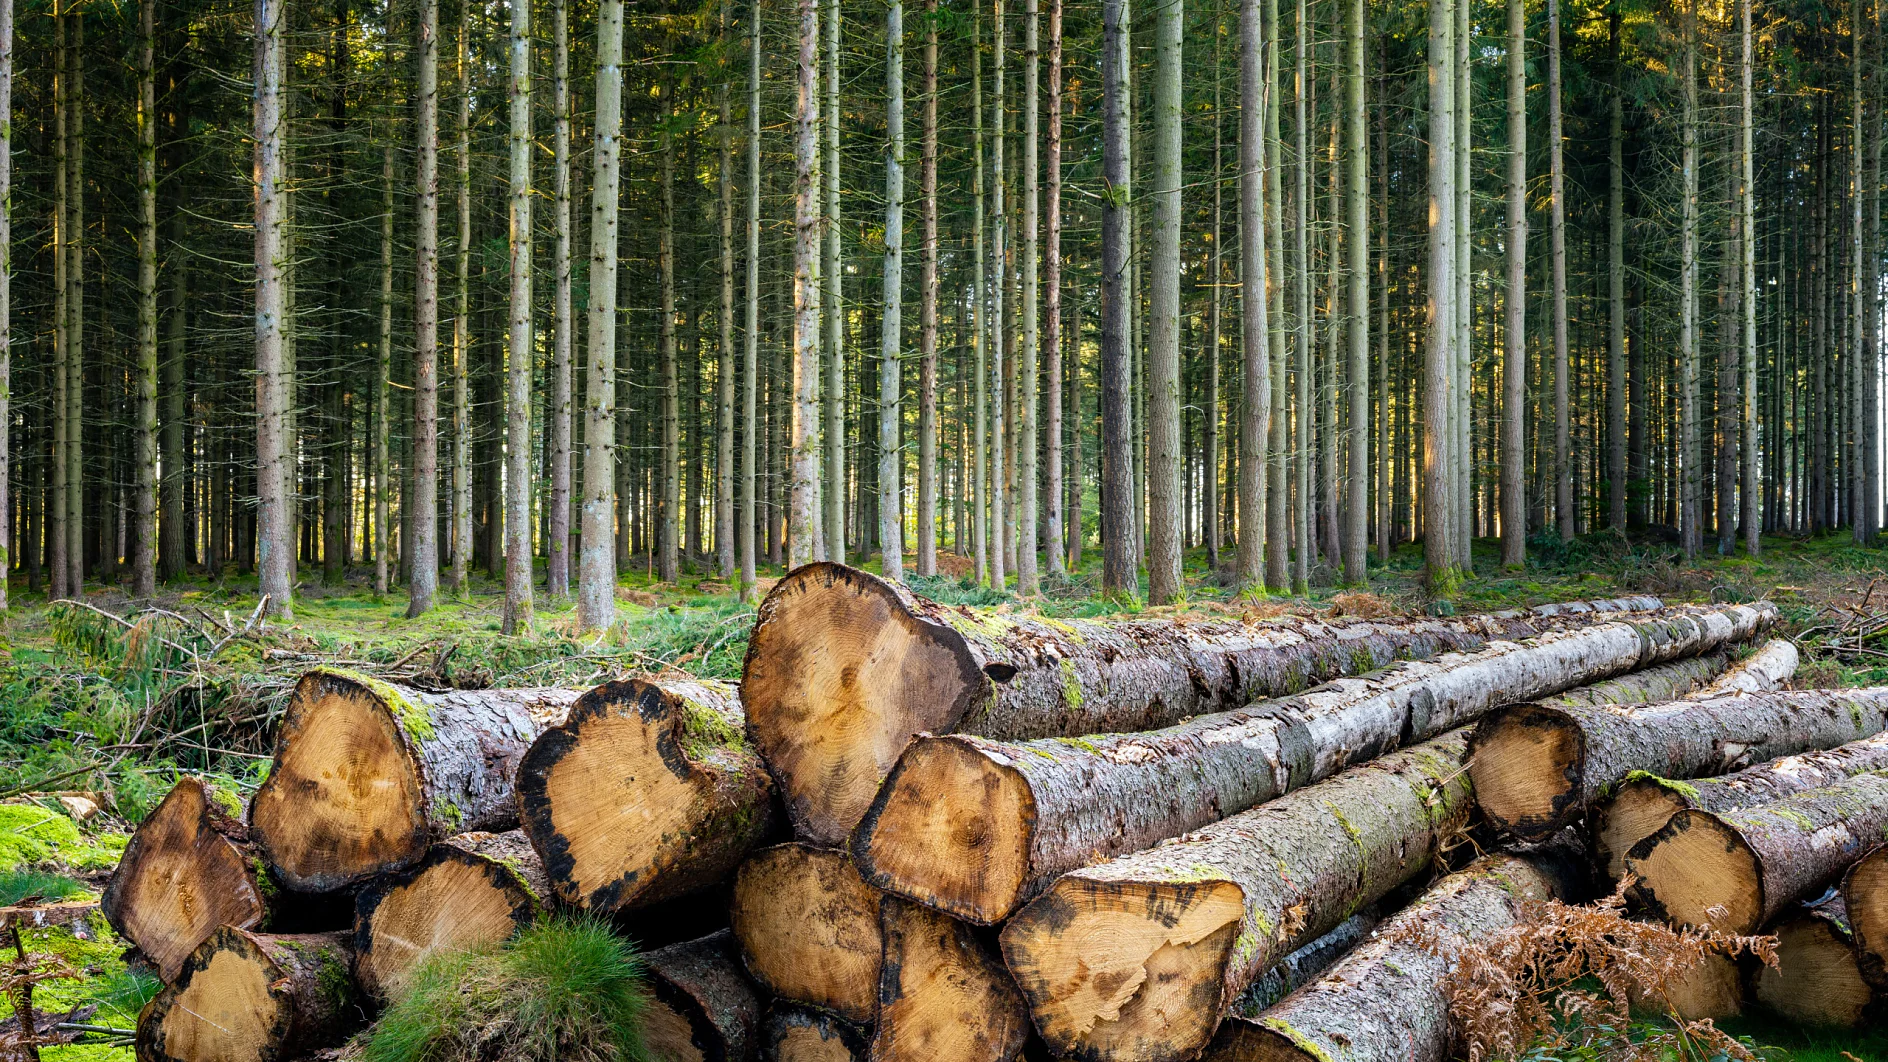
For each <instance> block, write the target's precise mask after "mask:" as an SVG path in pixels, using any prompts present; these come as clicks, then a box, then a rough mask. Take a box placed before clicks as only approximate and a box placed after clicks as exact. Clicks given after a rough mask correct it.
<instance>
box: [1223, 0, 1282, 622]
mask: <svg viewBox="0 0 1888 1062" xmlns="http://www.w3.org/2000/svg"><path fill="white" fill-rule="evenodd" d="M1263 34H1264V30H1263V27H1262V26H1261V25H1260V20H1259V0H1241V3H1240V5H1239V285H1240V286H1239V364H1240V372H1241V382H1240V395H1239V398H1240V401H1239V541H1238V554H1237V558H1236V562H1235V563H1236V572H1235V576H1236V579H1237V581H1238V585H1239V587H1240V588H1241V589H1242V590H1243V591H1245V592H1247V593H1255V594H1256V593H1260V592H1263V591H1264V589H1265V584H1266V581H1267V580H1266V575H1265V571H1264V567H1263V565H1264V563H1265V562H1264V556H1265V553H1264V546H1265V541H1266V539H1265V536H1266V529H1267V517H1268V515H1269V514H1268V512H1267V502H1268V499H1267V496H1266V472H1267V468H1266V462H1267V460H1268V456H1267V453H1266V449H1267V443H1268V436H1269V435H1270V434H1271V429H1272V425H1271V418H1272V370H1271V351H1270V350H1269V349H1268V345H1269V343H1270V336H1271V331H1272V329H1271V322H1270V320H1269V311H1270V306H1269V305H1268V304H1269V302H1270V299H1271V291H1270V289H1271V273H1270V270H1269V269H1268V268H1267V259H1266V247H1265V237H1266V221H1265V215H1264V209H1263V205H1262V204H1263V194H1264V187H1263V186H1264V185H1265V184H1266V183H1268V181H1267V178H1266V173H1267V171H1266V169H1265V124H1264V123H1265V114H1264V112H1263V110H1262V108H1261V106H1260V102H1259V101H1260V100H1261V99H1263V98H1265V95H1266V93H1265V88H1266V86H1265V82H1264V81H1262V80H1261V79H1262V78H1263V77H1265V76H1266V75H1265V73H1264V72H1263V68H1264V56H1263V55H1262V54H1261V49H1263V48H1264V47H1265V45H1264V38H1263ZM1271 180H1272V181H1276V180H1277V178H1276V176H1273V177H1272V178H1271ZM1218 244H1219V241H1218V240H1217V239H1215V241H1214V246H1215V247H1217V246H1218ZM1215 279H1218V275H1217V274H1215Z"/></svg>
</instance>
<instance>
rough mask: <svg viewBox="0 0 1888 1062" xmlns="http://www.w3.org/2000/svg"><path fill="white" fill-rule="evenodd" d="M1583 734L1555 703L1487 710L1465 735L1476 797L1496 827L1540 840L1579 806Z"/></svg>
mask: <svg viewBox="0 0 1888 1062" xmlns="http://www.w3.org/2000/svg"><path fill="white" fill-rule="evenodd" d="M1585 753H1586V737H1585V735H1584V734H1583V733H1582V732H1581V730H1580V728H1579V726H1578V725H1576V724H1574V723H1573V721H1572V720H1571V719H1570V718H1569V717H1568V716H1567V714H1566V713H1565V712H1563V711H1561V710H1560V709H1557V708H1547V707H1543V706H1540V705H1533V704H1523V705H1516V706H1514V707H1512V708H1507V709H1503V710H1501V711H1498V712H1495V713H1493V714H1492V715H1489V716H1486V717H1484V718H1483V719H1482V721H1481V722H1480V723H1479V724H1477V725H1476V727H1475V733H1474V735H1473V736H1472V737H1470V738H1469V760H1468V770H1469V777H1470V778H1471V779H1472V780H1473V782H1474V785H1475V801H1476V803H1478V804H1479V805H1481V809H1482V813H1483V814H1484V815H1486V816H1488V819H1489V821H1491V822H1492V823H1494V824H1495V826H1496V827H1498V828H1500V829H1502V830H1505V831H1507V832H1509V833H1511V834H1513V835H1515V836H1516V837H1519V838H1521V839H1523V840H1532V841H1544V840H1546V839H1547V838H1549V837H1552V836H1553V835H1554V834H1556V833H1558V832H1560V829H1561V827H1563V826H1565V825H1566V824H1567V823H1568V822H1569V821H1571V820H1572V819H1573V817H1574V816H1575V815H1576V814H1578V813H1579V810H1580V793H1581V782H1580V772H1581V770H1582V768H1583V760H1584V759H1585Z"/></svg>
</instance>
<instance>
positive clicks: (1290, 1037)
mask: <svg viewBox="0 0 1888 1062" xmlns="http://www.w3.org/2000/svg"><path fill="white" fill-rule="evenodd" d="M1567 877H1568V875H1566V874H1565V873H1564V872H1562V871H1561V870H1560V868H1558V867H1553V866H1550V865H1549V864H1548V863H1547V862H1546V861H1530V860H1527V859H1523V858H1519V857H1516V856H1512V855H1505V854H1496V855H1488V856H1484V857H1482V858H1481V859H1479V860H1477V861H1475V862H1474V863H1473V864H1471V865H1470V866H1469V867H1468V868H1467V869H1465V870H1462V871H1460V872H1458V873H1455V874H1451V875H1449V876H1448V877H1446V878H1444V879H1442V880H1441V881H1440V882H1437V883H1436V885H1435V886H1433V887H1432V888H1430V889H1429V891H1427V892H1425V893H1423V895H1422V896H1421V897H1420V898H1419V899H1417V900H1416V902H1414V903H1412V904H1411V905H1410V906H1409V907H1408V908H1406V909H1404V911H1403V912H1402V913H1400V914H1398V915H1397V916H1396V917H1394V918H1391V919H1388V920H1386V921H1385V922H1384V924H1383V927H1382V928H1381V929H1380V930H1379V931H1378V932H1377V934H1376V936H1375V937H1374V938H1373V939H1371V940H1370V941H1368V942H1366V943H1365V944H1363V945H1361V946H1359V947H1358V949H1357V950H1356V951H1353V952H1351V953H1350V955H1349V956H1347V957H1346V958H1345V959H1344V961H1342V962H1340V963H1338V964H1337V965H1336V966H1334V967H1332V968H1331V970H1330V972H1329V973H1327V974H1326V975H1325V976H1324V977H1323V978H1321V979H1319V980H1318V981H1317V982H1315V983H1313V984H1311V985H1309V986H1307V987H1305V988H1302V989H1299V990H1298V991H1297V992H1294V993H1292V994H1291V995H1290V996H1287V997H1286V998H1285V1000H1284V1002H1282V1003H1280V1004H1278V1005H1277V1006H1275V1007H1272V1008H1270V1009H1269V1010H1266V1011H1264V1012H1262V1013H1259V1014H1241V1015H1239V1016H1238V1017H1237V1018H1235V1019H1234V1020H1232V1021H1229V1022H1227V1023H1226V1025H1225V1026H1224V1027H1222V1028H1221V1030H1220V1033H1219V1036H1218V1037H1217V1038H1216V1039H1215V1040H1214V1042H1213V1046H1212V1048H1211V1049H1210V1050H1209V1051H1208V1052H1207V1055H1206V1057H1207V1058H1208V1059H1210V1060H1212V1062H1247V1060H1251V1062H1257V1060H1259V1059H1264V1060H1266V1062H1273V1060H1279V1062H1285V1060H1289V1062H1322V1060H1324V1059H1331V1058H1343V1059H1347V1060H1353V1062H1446V1060H1447V1059H1448V1058H1450V1057H1451V1056H1450V1054H1449V1046H1450V1015H1449V999H1448V997H1447V995H1446V994H1445V992H1444V981H1445V976H1446V974H1447V973H1448V970H1449V960H1448V959H1447V958H1445V957H1444V956H1441V955H1437V954H1435V953H1434V952H1433V951H1432V950H1431V949H1430V948H1428V947H1425V946H1424V945H1423V944H1421V943H1418V942H1417V941H1416V940H1414V939H1412V935H1413V934H1416V933H1419V932H1426V933H1429V934H1433V935H1435V936H1437V937H1439V938H1440V939H1441V941H1442V942H1443V943H1444V945H1445V946H1446V947H1451V948H1470V947H1474V946H1476V941H1478V940H1480V939H1482V938H1485V937H1487V936H1489V935H1491V934H1494V933H1497V932H1500V931H1501V930H1503V929H1507V928H1508V927H1510V926H1513V925H1515V924H1516V923H1517V922H1518V921H1519V920H1520V917H1521V914H1522V910H1523V906H1524V905H1525V904H1526V903H1528V902H1529V901H1538V900H1548V899H1554V898H1557V897H1562V896H1566V895H1567V894H1568V893H1569V892H1570V891H1571V889H1570V885H1569V883H1568V882H1567V880H1566V879H1567Z"/></svg>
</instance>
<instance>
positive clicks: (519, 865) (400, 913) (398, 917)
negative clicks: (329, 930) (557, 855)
mask: <svg viewBox="0 0 1888 1062" xmlns="http://www.w3.org/2000/svg"><path fill="white" fill-rule="evenodd" d="M536 864H537V857H536V855H535V854H533V853H532V851H531V849H530V846H529V845H527V844H525V842H524V838H523V836H522V835H520V834H519V833H517V832H516V831H512V832H511V833H508V834H468V835H465V836H462V837H456V838H453V839H451V840H448V841H441V842H439V843H438V844H435V845H433V846H432V847H431V848H429V849H428V850H427V852H426V855H425V856H423V857H421V859H420V861H419V862H418V863H417V864H415V865H414V866H413V867H412V868H411V869H408V870H405V871H396V872H393V873H389V874H385V875H382V876H381V877H379V878H376V879H374V880H373V881H372V882H370V883H369V884H368V885H367V886H366V887H365V888H363V889H362V890H361V892H360V895H359V896H357V897H356V898H355V907H354V954H355V957H354V972H355V976H356V977H357V978H358V979H359V980H360V984H361V990H362V991H364V992H366V993H367V994H368V995H370V996H372V997H374V998H375V999H379V1000H383V1001H384V1000H386V999H388V998H390V997H391V996H393V995H394V994H395V993H397V992H398V991H399V990H400V988H401V987H402V986H403V985H405V984H406V982H407V979H408V977H409V976H411V974H412V972H413V969H414V968H415V967H416V966H418V965H419V964H420V963H421V962H423V961H425V959H426V958H427V957H428V956H430V955H433V954H435V953H436V952H439V951H447V950H453V949H457V948H467V947H475V946H477V945H480V944H487V943H492V942H495V941H501V940H505V939H507V938H509V937H510V936H511V935H512V933H514V932H515V931H517V930H518V929H519V928H521V927H523V926H525V925H528V924H530V922H531V920H532V919H533V918H535V917H536V916H537V914H538V912H539V911H540V910H541V907H540V904H539V895H540V893H539V892H538V890H537V888H536V887H534V886H533V884H532V882H533V881H535V882H536V883H538V886H541V885H542V883H543V880H544V875H543V872H542V870H541V869H540V868H539V867H538V866H537V865H536Z"/></svg>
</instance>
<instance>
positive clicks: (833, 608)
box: [741, 562, 989, 844]
mask: <svg viewBox="0 0 1888 1062" xmlns="http://www.w3.org/2000/svg"><path fill="white" fill-rule="evenodd" d="M988 686H989V679H988V678H986V677H985V675H984V673H983V672H982V670H981V669H979V667H978V666H977V662H976V660H975V659H974V658H973V657H972V655H971V653H970V650H969V647H968V646H967V645H966V644H965V642H964V638H963V636H962V635H961V634H958V633H957V632H956V631H954V630H952V629H951V628H949V627H948V626H945V625H943V624H940V623H935V622H932V621H930V620H928V619H924V618H921V617H919V616H918V615H916V614H914V613H913V612H912V611H911V609H910V608H909V607H907V606H906V604H905V602H904V601H903V600H901V599H900V596H899V594H898V591H897V590H895V589H894V588H893V587H892V586H891V585H890V584H888V583H886V582H884V581H883V580H880V579H878V578H876V577H874V576H871V575H868V574H866V573H864V572H861V571H858V570H856V569H853V568H848V567H846V566H845V565H843V564H831V563H825V562H820V563H815V564H808V565H806V566H804V567H800V568H796V569H794V570H793V571H792V572H789V573H788V574H787V576H786V578H784V579H781V580H780V582H779V583H778V584H776V585H775V586H774V588H773V590H772V591H770V592H769V593H768V594H767V598H766V600H764V601H762V602H761V606H760V614H759V617H758V619H757V620H756V621H755V624H754V633H753V635H752V636H751V637H750V639H749V640H748V644H747V659H746V663H745V665H744V667H743V670H742V675H741V692H742V699H743V701H744V702H745V705H746V708H747V725H748V732H749V733H750V734H751V735H752V736H753V739H754V744H755V747H756V748H757V749H758V750H759V751H760V754H761V756H762V757H763V758H765V759H766V761H767V764H768V766H769V767H771V768H772V770H773V773H774V776H775V778H776V779H778V780H779V781H780V784H781V789H782V790H783V795H784V796H785V798H786V807H787V813H788V815H789V816H790V817H791V818H792V820H793V824H794V826H795V828H796V830H797V831H798V832H799V834H800V835H801V836H803V837H805V838H807V839H808V840H812V841H814V842H816V843H820V844H841V843H844V841H845V839H846V835H847V834H848V833H850V832H851V830H852V827H853V826H854V825H855V824H856V823H857V822H858V821H859V817H860V816H862V815H864V814H865V810H866V808H867V807H868V806H869V805H870V804H871V802H872V797H873V796H874V794H876V793H877V792H878V786H879V781H880V780H881V779H882V778H884V777H885V772H886V771H889V770H890V769H891V766H892V764H893V762H895V761H896V760H897V759H898V754H899V753H900V752H903V751H904V748H905V743H906V742H908V741H910V740H911V737H912V735H914V734H917V733H919V732H921V731H938V732H942V731H947V730H949V729H951V728H952V727H953V726H954V725H955V724H956V722H957V721H958V720H959V719H961V718H963V716H964V713H965V712H967V711H969V709H970V707H971V705H972V704H974V703H975V702H976V701H977V700H978V699H979V698H981V697H983V696H984V694H985V691H986V690H987V689H988Z"/></svg>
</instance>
